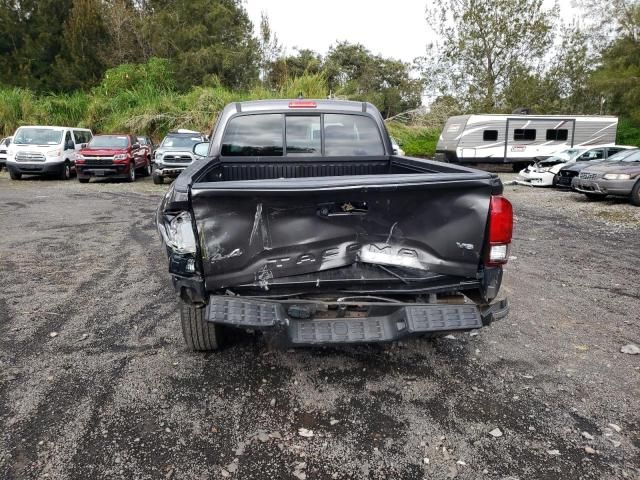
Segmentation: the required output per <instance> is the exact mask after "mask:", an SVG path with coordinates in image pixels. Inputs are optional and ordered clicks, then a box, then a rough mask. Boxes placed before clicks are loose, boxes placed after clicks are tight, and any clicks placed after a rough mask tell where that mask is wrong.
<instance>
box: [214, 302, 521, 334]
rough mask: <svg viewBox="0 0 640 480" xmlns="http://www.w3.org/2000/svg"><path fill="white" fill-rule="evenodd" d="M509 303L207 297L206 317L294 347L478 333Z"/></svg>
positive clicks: (500, 313) (501, 314)
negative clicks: (278, 335)
mask: <svg viewBox="0 0 640 480" xmlns="http://www.w3.org/2000/svg"><path fill="white" fill-rule="evenodd" d="M508 311H509V303H508V301H507V300H501V301H498V302H496V303H494V304H492V305H489V306H486V307H483V308H480V307H478V306H476V305H473V304H446V303H443V304H417V303H388V302H370V301H364V302H354V301H344V302H338V301H336V302H321V301H300V300H291V301H275V300H264V299H248V298H238V297H229V296H211V297H210V299H209V303H208V305H207V307H206V312H205V318H207V320H208V321H210V322H213V323H218V324H224V325H230V326H234V327H240V328H250V329H257V330H265V331H268V330H272V331H284V332H286V334H287V336H288V339H289V341H290V343H291V344H293V345H325V344H339V343H343V344H349V343H378V342H391V341H394V340H399V339H402V338H405V337H410V336H414V335H424V334H441V333H447V332H455V331H467V330H473V329H478V328H481V327H483V326H485V325H488V324H490V323H491V322H492V321H493V320H498V319H500V318H503V317H505V316H506V315H507V314H508Z"/></svg>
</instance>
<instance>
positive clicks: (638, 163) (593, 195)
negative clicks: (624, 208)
mask: <svg viewBox="0 0 640 480" xmlns="http://www.w3.org/2000/svg"><path fill="white" fill-rule="evenodd" d="M625 153H627V155H626V156H624V158H621V159H619V160H617V161H612V160H608V161H606V162H600V163H598V164H597V165H591V166H589V167H587V168H584V169H582V171H581V172H580V174H579V175H578V176H577V177H574V179H573V180H572V182H571V186H572V188H573V189H574V190H576V191H578V192H580V193H584V194H585V195H586V196H587V198H590V199H592V200H599V199H603V198H605V197H606V196H607V195H614V196H618V197H628V198H629V201H630V202H631V203H632V204H633V205H637V206H640V150H638V149H636V150H633V151H631V152H625ZM616 157H617V155H616ZM612 158H613V157H612Z"/></svg>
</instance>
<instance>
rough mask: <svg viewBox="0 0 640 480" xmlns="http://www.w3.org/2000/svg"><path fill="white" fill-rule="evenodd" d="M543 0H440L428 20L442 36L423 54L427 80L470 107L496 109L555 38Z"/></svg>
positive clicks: (551, 15) (434, 4) (542, 56)
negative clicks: (515, 80)
mask: <svg viewBox="0 0 640 480" xmlns="http://www.w3.org/2000/svg"><path fill="white" fill-rule="evenodd" d="M542 3H543V0H437V1H436V2H434V3H433V4H431V6H429V7H427V10H426V12H427V21H428V22H429V24H430V25H431V28H432V29H433V30H434V32H435V34H436V35H437V36H438V37H439V40H438V41H437V42H436V43H434V44H433V45H431V47H430V51H429V52H428V54H427V56H426V57H425V58H424V59H422V65H423V69H424V73H425V78H426V81H427V82H428V84H429V86H430V87H431V88H432V89H433V90H435V91H437V92H440V93H442V94H446V93H454V94H457V96H459V97H460V98H461V100H462V102H463V103H464V104H465V105H466V106H467V108H471V109H478V110H484V111H489V112H491V111H494V110H496V109H500V107H501V105H503V96H504V89H505V88H506V87H507V86H508V85H509V83H510V81H511V80H512V77H513V76H514V75H520V76H521V75H522V74H523V72H531V71H532V70H535V69H536V68H537V67H539V65H540V64H541V63H542V62H543V59H544V56H545V54H547V53H548V51H549V49H550V47H551V45H552V41H553V35H552V25H553V21H554V17H553V14H552V13H551V11H546V10H544V9H543V7H542Z"/></svg>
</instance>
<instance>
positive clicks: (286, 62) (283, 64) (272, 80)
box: [266, 49, 323, 88]
mask: <svg viewBox="0 0 640 480" xmlns="http://www.w3.org/2000/svg"><path fill="white" fill-rule="evenodd" d="M322 67H323V64H322V56H321V55H320V54H318V53H316V52H314V51H313V50H308V49H302V50H298V51H297V52H296V54H295V55H285V56H280V57H279V58H276V59H275V60H274V61H273V62H272V63H271V65H270V66H269V73H268V75H267V79H266V81H267V84H268V85H269V86H270V87H272V88H280V87H282V86H283V85H285V84H286V83H287V81H288V80H289V79H291V78H297V77H301V76H303V75H316V74H318V73H320V72H321V71H322Z"/></svg>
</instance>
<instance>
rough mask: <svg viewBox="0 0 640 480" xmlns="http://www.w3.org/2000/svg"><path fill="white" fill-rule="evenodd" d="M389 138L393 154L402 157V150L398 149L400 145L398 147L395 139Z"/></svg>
mask: <svg viewBox="0 0 640 480" xmlns="http://www.w3.org/2000/svg"><path fill="white" fill-rule="evenodd" d="M389 138H390V139H391V148H393V154H394V155H399V156H401V157H404V150H402V149H401V148H400V145H398V142H397V141H396V139H395V138H393V137H391V136H390V137H389Z"/></svg>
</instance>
